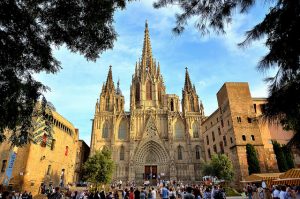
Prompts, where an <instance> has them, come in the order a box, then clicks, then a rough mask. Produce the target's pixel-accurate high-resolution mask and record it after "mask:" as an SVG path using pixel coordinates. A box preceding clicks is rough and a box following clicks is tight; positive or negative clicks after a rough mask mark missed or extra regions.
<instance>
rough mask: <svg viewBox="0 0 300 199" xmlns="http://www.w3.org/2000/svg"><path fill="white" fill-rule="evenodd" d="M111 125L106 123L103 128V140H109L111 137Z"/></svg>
mask: <svg viewBox="0 0 300 199" xmlns="http://www.w3.org/2000/svg"><path fill="white" fill-rule="evenodd" d="M109 130H110V129H109V124H108V122H107V121H106V122H104V124H103V128H102V138H108V135H109Z"/></svg>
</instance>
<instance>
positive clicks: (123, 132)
mask: <svg viewBox="0 0 300 199" xmlns="http://www.w3.org/2000/svg"><path fill="white" fill-rule="evenodd" d="M126 137H127V123H126V120H123V121H121V123H120V126H119V133H118V139H119V140H125V139H126Z"/></svg>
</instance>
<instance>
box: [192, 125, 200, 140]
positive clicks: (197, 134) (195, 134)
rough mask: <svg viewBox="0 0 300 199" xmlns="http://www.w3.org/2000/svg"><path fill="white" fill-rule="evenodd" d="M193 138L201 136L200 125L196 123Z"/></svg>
mask: <svg viewBox="0 0 300 199" xmlns="http://www.w3.org/2000/svg"><path fill="white" fill-rule="evenodd" d="M193 138H199V133H198V125H197V124H196V123H194V124H193Z"/></svg>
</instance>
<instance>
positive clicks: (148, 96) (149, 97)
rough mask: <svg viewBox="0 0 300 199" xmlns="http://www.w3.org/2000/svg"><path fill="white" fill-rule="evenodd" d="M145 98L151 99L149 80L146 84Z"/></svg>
mask: <svg viewBox="0 0 300 199" xmlns="http://www.w3.org/2000/svg"><path fill="white" fill-rule="evenodd" d="M146 99H147V100H152V88H151V82H150V81H148V82H147V84H146Z"/></svg>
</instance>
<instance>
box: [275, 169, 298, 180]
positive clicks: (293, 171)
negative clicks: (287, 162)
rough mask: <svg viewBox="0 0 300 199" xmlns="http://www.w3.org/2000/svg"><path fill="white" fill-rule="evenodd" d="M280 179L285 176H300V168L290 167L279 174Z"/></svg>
mask: <svg viewBox="0 0 300 199" xmlns="http://www.w3.org/2000/svg"><path fill="white" fill-rule="evenodd" d="M279 178H280V179H283V178H284V179H285V178H300V169H298V168H297V169H295V168H294V169H290V170H288V171H286V172H285V173H283V174H282V175H280V176H279Z"/></svg>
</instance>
